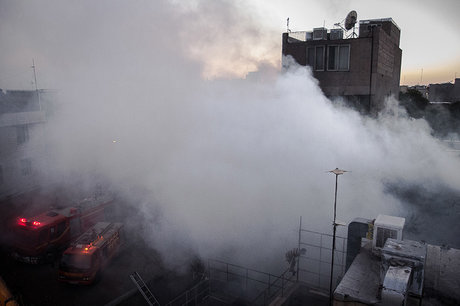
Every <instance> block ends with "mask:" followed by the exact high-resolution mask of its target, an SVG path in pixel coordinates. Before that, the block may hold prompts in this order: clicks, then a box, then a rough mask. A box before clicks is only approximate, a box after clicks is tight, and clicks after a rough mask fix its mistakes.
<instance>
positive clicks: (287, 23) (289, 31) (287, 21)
mask: <svg viewBox="0 0 460 306" xmlns="http://www.w3.org/2000/svg"><path fill="white" fill-rule="evenodd" d="M286 27H287V31H288V33H291V30H290V29H289V17H288V18H287V20H286Z"/></svg>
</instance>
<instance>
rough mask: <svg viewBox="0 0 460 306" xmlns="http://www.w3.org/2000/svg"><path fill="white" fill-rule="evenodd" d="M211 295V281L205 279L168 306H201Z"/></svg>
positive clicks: (167, 305)
mask: <svg viewBox="0 0 460 306" xmlns="http://www.w3.org/2000/svg"><path fill="white" fill-rule="evenodd" d="M209 295H210V286H209V280H208V279H204V280H202V281H201V282H199V283H198V284H196V285H195V286H193V287H192V288H190V289H189V290H187V291H185V292H184V293H182V294H181V295H179V296H178V297H176V298H174V299H173V300H172V301H170V302H169V303H168V304H166V306H179V305H180V306H188V305H199V304H200V303H201V302H202V301H203V300H205V299H206V298H208V297H209Z"/></svg>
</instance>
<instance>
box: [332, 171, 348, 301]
mask: <svg viewBox="0 0 460 306" xmlns="http://www.w3.org/2000/svg"><path fill="white" fill-rule="evenodd" d="M329 172H330V173H333V174H335V197H334V221H333V223H332V233H333V234H332V258H331V279H330V281H329V305H330V306H332V304H333V300H334V296H333V295H334V290H333V289H332V284H333V279H334V253H335V234H336V231H337V225H338V224H337V223H336V215H337V182H338V178H339V175H342V174H344V173H345V172H348V171H346V170H340V169H339V168H335V169H334V170H331V171H329Z"/></svg>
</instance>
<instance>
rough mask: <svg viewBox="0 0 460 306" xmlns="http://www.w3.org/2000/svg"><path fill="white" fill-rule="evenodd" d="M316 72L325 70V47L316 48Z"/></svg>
mask: <svg viewBox="0 0 460 306" xmlns="http://www.w3.org/2000/svg"><path fill="white" fill-rule="evenodd" d="M315 70H324V46H317V47H316V52H315Z"/></svg>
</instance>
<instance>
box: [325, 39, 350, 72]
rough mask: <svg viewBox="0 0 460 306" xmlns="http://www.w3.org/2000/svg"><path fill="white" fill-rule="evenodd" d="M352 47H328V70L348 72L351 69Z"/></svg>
mask: <svg viewBox="0 0 460 306" xmlns="http://www.w3.org/2000/svg"><path fill="white" fill-rule="evenodd" d="M349 64H350V46H349V45H338V46H335V45H334V46H328V47H327V70H329V71H348V70H349V68H350V65H349Z"/></svg>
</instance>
